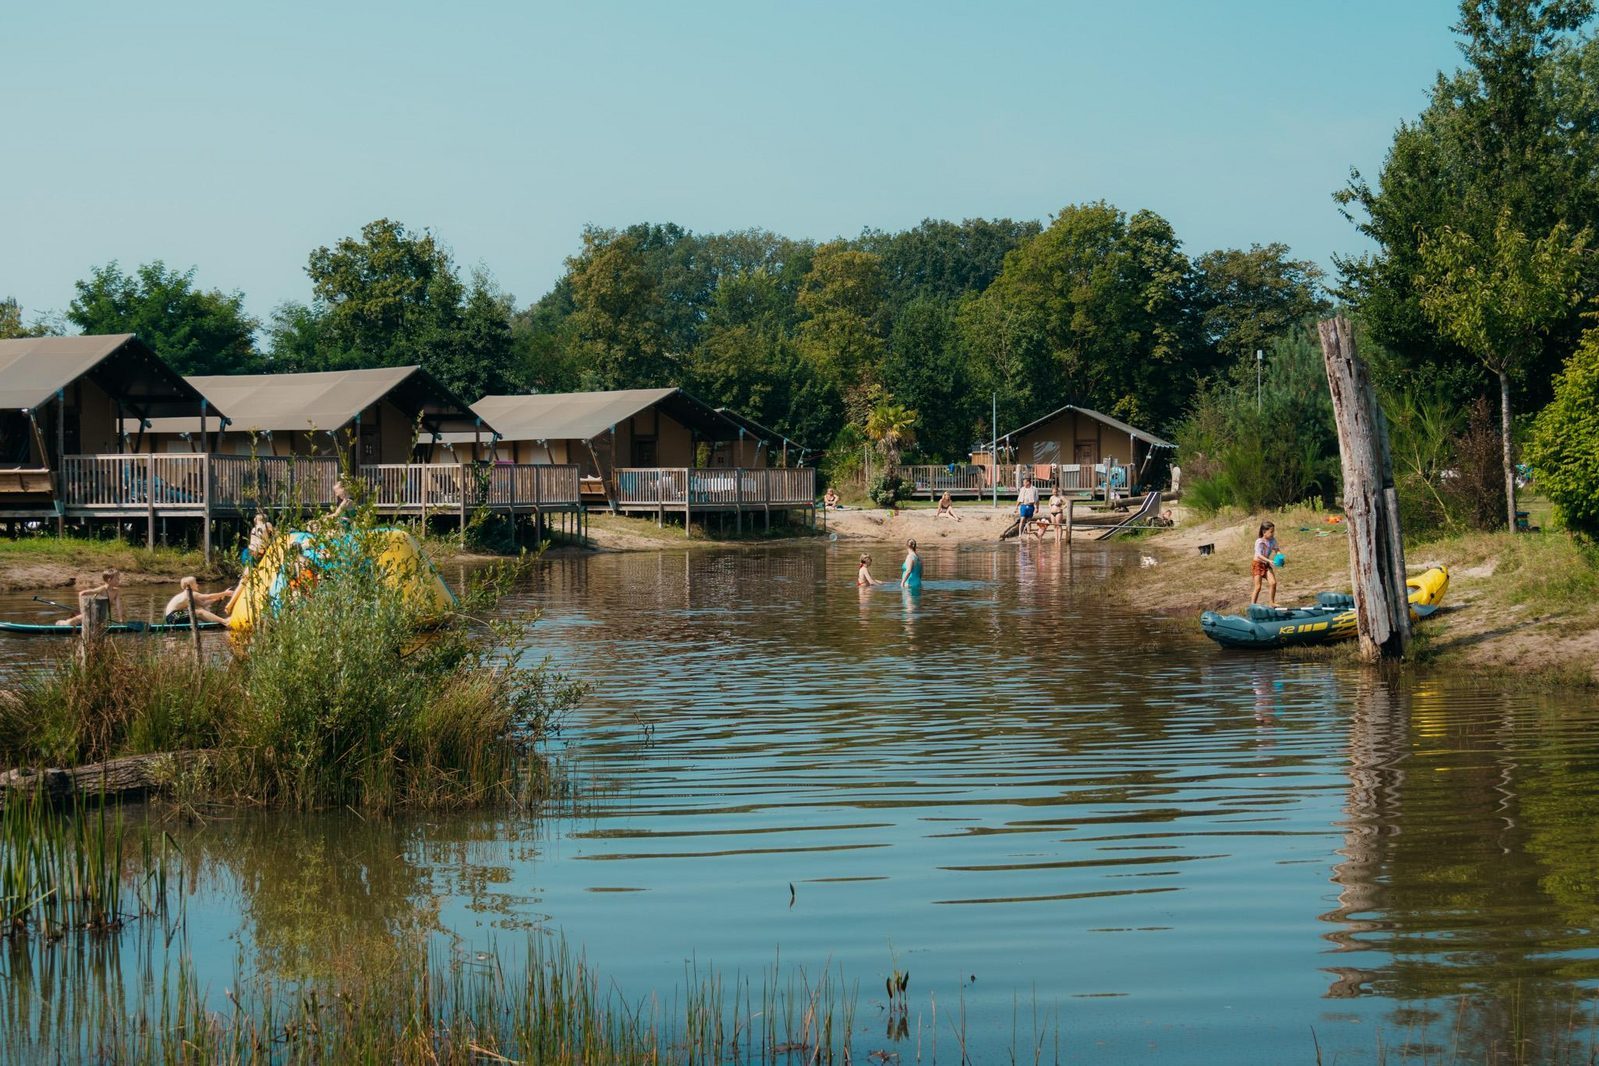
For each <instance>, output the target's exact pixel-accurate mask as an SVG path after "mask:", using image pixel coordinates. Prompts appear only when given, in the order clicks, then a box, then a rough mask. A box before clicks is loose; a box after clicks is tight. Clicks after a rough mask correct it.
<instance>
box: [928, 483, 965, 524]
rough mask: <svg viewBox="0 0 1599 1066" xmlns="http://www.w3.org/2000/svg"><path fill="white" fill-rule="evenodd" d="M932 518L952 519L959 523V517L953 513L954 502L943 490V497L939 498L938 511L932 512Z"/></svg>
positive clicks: (946, 491)
mask: <svg viewBox="0 0 1599 1066" xmlns="http://www.w3.org/2000/svg"><path fill="white" fill-rule="evenodd" d="M933 517H934V518H953V519H954V520H955V521H957V522H959V521H960V520H961V516H960V515H958V514H956V513H955V501H954V500H953V499H951V498H950V495H949V490H948V489H945V490H944V495H943V496H941V497H939V500H938V510H936V511H934V512H933Z"/></svg>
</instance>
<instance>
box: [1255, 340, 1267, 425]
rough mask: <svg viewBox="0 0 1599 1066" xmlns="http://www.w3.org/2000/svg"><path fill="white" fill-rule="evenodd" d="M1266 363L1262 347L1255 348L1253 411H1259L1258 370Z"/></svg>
mask: <svg viewBox="0 0 1599 1066" xmlns="http://www.w3.org/2000/svg"><path fill="white" fill-rule="evenodd" d="M1265 365H1266V352H1265V349H1263V348H1256V349H1255V411H1256V412H1257V413H1258V412H1259V411H1260V372H1261V370H1262V368H1264V367H1265Z"/></svg>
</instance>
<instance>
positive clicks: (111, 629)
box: [0, 622, 222, 637]
mask: <svg viewBox="0 0 1599 1066" xmlns="http://www.w3.org/2000/svg"><path fill="white" fill-rule="evenodd" d="M196 628H198V629H221V628H222V623H220V622H200V623H198V624H197V626H196ZM105 631H106V632H107V633H187V632H188V631H189V623H187V622H183V623H181V624H179V625H172V626H169V625H167V624H166V623H165V622H112V623H111V624H109V625H107V626H106V627H105ZM82 632H83V627H82V626H78V625H72V626H58V625H52V624H51V623H49V622H0V633H24V634H27V635H29V636H38V637H75V636H77V635H78V634H80V633H82Z"/></svg>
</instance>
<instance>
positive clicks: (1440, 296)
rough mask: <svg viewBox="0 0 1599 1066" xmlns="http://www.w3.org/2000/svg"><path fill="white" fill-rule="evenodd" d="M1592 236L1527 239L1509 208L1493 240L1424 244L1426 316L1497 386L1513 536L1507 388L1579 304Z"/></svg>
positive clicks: (1445, 236)
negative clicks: (1476, 361)
mask: <svg viewBox="0 0 1599 1066" xmlns="http://www.w3.org/2000/svg"><path fill="white" fill-rule="evenodd" d="M1590 235H1591V232H1590V231H1589V230H1586V229H1585V230H1583V231H1582V232H1581V233H1579V234H1577V235H1576V236H1575V237H1573V236H1572V235H1571V233H1570V231H1569V230H1568V229H1567V227H1566V225H1565V223H1559V224H1557V225H1556V226H1555V227H1554V229H1553V230H1551V231H1550V232H1549V233H1548V234H1547V235H1546V236H1544V237H1542V238H1539V239H1537V240H1531V239H1529V238H1528V237H1527V235H1526V234H1525V233H1523V232H1521V231H1520V230H1518V229H1516V228H1515V226H1514V224H1513V223H1512V222H1511V215H1510V209H1509V208H1508V207H1506V208H1505V209H1504V210H1503V211H1502V212H1501V213H1500V216H1499V221H1498V223H1497V225H1495V227H1494V229H1493V233H1492V235H1491V237H1490V238H1488V239H1487V240H1484V239H1482V238H1480V237H1478V236H1475V235H1473V234H1471V233H1469V232H1466V231H1462V230H1456V229H1453V228H1450V227H1447V226H1446V227H1444V228H1442V229H1441V230H1440V231H1439V232H1438V233H1437V234H1436V235H1434V236H1432V237H1423V238H1422V241H1421V246H1420V249H1419V252H1420V266H1421V269H1420V271H1419V272H1418V275H1417V278H1416V287H1417V291H1418V294H1419V296H1420V301H1421V309H1422V312H1423V313H1424V314H1426V315H1427V317H1428V318H1429V319H1430V320H1431V321H1432V322H1433V323H1434V324H1435V325H1436V326H1437V327H1438V329H1439V331H1440V332H1442V333H1443V334H1444V335H1445V336H1447V337H1449V338H1450V339H1451V340H1453V341H1454V342H1455V343H1456V344H1459V345H1460V346H1461V347H1462V348H1463V349H1465V350H1466V351H1468V352H1470V353H1472V354H1473V355H1474V356H1476V357H1477V359H1479V360H1480V361H1481V362H1482V365H1483V366H1484V367H1486V368H1487V369H1488V370H1489V371H1490V372H1491V373H1492V374H1493V375H1494V376H1495V377H1496V378H1498V380H1499V420H1500V430H1499V432H1500V441H1501V444H1502V447H1503V457H1504V468H1505V469H1504V473H1505V497H1506V508H1507V510H1508V512H1509V514H1508V520H1509V528H1510V531H1511V532H1515V529H1516V467H1515V456H1514V453H1513V450H1512V447H1511V434H1512V431H1513V429H1514V422H1513V421H1512V416H1511V399H1510V383H1511V379H1512V377H1513V376H1515V375H1516V374H1518V373H1521V372H1522V371H1523V370H1524V369H1525V368H1526V367H1527V366H1528V365H1529V364H1530V363H1531V362H1532V361H1533V360H1534V359H1535V358H1536V357H1537V356H1538V355H1539V354H1540V353H1541V352H1542V351H1543V346H1544V343H1545V340H1546V338H1547V336H1548V333H1549V331H1550V329H1551V328H1552V327H1553V326H1554V325H1556V324H1557V323H1558V322H1559V321H1560V320H1561V319H1562V318H1563V317H1564V316H1565V315H1566V314H1567V313H1568V312H1569V311H1570V310H1571V308H1572V307H1574V306H1576V305H1577V304H1578V303H1580V302H1581V300H1580V294H1579V292H1578V290H1577V287H1576V286H1577V281H1578V278H1579V275H1580V273H1581V270H1582V268H1583V265H1584V260H1585V259H1586V258H1587V243H1588V239H1589V237H1590Z"/></svg>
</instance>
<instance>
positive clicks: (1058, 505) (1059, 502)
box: [1049, 488, 1066, 543]
mask: <svg viewBox="0 0 1599 1066" xmlns="http://www.w3.org/2000/svg"><path fill="white" fill-rule="evenodd" d="M1065 514H1066V497H1064V496H1062V495H1061V494H1060V489H1059V488H1057V489H1056V490H1055V491H1054V492H1052V493H1050V495H1049V524H1050V526H1051V527H1052V528H1053V529H1054V530H1055V540H1056V542H1057V543H1058V542H1059V541H1060V534H1061V524H1062V523H1063V522H1064V521H1065V517H1064V516H1065Z"/></svg>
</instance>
